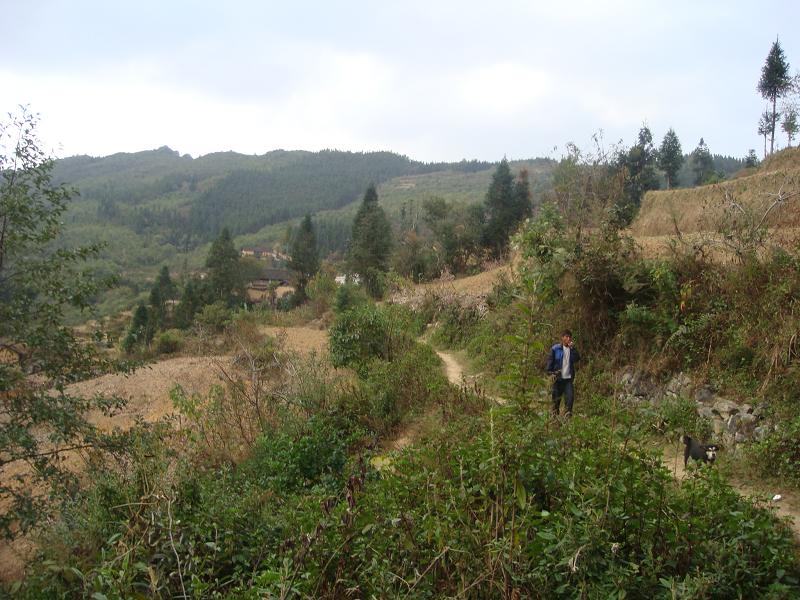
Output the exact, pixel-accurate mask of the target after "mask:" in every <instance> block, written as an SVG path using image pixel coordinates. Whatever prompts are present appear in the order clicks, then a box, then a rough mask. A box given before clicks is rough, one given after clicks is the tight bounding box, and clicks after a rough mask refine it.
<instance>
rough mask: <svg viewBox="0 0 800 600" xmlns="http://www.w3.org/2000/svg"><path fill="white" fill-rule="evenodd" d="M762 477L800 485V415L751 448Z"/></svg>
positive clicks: (752, 456) (779, 426)
mask: <svg viewBox="0 0 800 600" xmlns="http://www.w3.org/2000/svg"><path fill="white" fill-rule="evenodd" d="M750 455H751V458H752V461H753V463H754V465H755V466H756V468H757V469H758V471H759V472H760V474H761V475H763V476H765V477H777V478H779V479H783V480H788V481H790V482H792V483H794V484H795V485H800V415H797V416H795V417H794V418H793V419H790V420H786V421H782V422H780V423H779V424H778V427H777V429H776V430H775V431H772V432H770V434H769V435H768V436H767V437H766V438H764V439H763V440H762V441H760V442H756V443H754V444H752V446H751V448H750Z"/></svg>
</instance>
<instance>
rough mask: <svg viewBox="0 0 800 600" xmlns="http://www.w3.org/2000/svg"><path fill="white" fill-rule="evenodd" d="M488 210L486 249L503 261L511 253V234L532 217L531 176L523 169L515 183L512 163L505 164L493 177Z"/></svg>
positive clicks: (486, 213) (484, 243)
mask: <svg viewBox="0 0 800 600" xmlns="http://www.w3.org/2000/svg"><path fill="white" fill-rule="evenodd" d="M484 207H485V220H486V225H485V227H484V230H483V236H482V237H483V246H484V247H485V248H486V249H488V250H489V252H490V253H491V255H492V256H493V257H495V258H500V257H502V256H505V254H506V252H507V251H508V241H509V237H510V236H511V234H512V233H514V231H515V230H516V228H517V227H518V226H519V224H520V223H521V222H522V221H524V220H525V218H526V217H528V216H530V214H531V192H530V185H529V183H528V172H527V171H525V170H524V169H523V170H522V171H521V172H520V174H519V176H518V177H517V180H516V181H515V180H514V177H513V176H512V175H511V168H510V167H509V165H508V160H506V159H505V158H504V159H503V160H501V161H500V164H499V165H497V170H495V172H494V175H492V182H491V184H490V185H489V190H488V191H487V192H486V201H485V205H484Z"/></svg>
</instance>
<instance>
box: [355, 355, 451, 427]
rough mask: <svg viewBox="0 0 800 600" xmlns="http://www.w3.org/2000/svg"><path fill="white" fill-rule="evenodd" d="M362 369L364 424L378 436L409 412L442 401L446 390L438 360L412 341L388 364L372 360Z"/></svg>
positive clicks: (445, 380)
mask: <svg viewBox="0 0 800 600" xmlns="http://www.w3.org/2000/svg"><path fill="white" fill-rule="evenodd" d="M364 371H365V380H364V384H363V385H364V387H363V391H362V394H363V395H364V396H365V397H366V398H367V417H368V421H367V424H368V426H369V427H370V429H372V430H373V431H375V432H376V433H378V434H379V435H382V434H385V433H387V432H388V431H390V430H391V429H392V428H394V427H395V426H397V425H398V424H399V423H400V422H401V421H402V420H403V419H404V418H405V417H406V416H407V415H408V413H409V412H411V411H413V410H415V409H422V408H423V407H424V406H426V405H430V404H436V403H439V402H442V401H443V399H444V396H445V395H446V394H447V391H448V383H447V379H446V377H445V376H444V374H443V373H442V367H441V360H440V359H439V357H438V356H437V355H436V352H435V351H434V350H433V349H432V348H430V347H429V346H425V345H422V344H414V345H413V346H411V347H410V348H409V349H408V350H407V351H406V352H404V353H403V354H402V355H401V356H399V357H398V358H397V359H396V360H395V361H393V362H391V363H388V362H384V361H380V360H374V361H372V362H370V363H368V364H367V365H366V368H365V369H364Z"/></svg>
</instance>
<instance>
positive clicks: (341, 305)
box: [333, 281, 369, 314]
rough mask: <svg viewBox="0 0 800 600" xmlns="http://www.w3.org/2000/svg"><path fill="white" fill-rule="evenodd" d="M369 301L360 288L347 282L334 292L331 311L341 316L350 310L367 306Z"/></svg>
mask: <svg viewBox="0 0 800 600" xmlns="http://www.w3.org/2000/svg"><path fill="white" fill-rule="evenodd" d="M368 302H369V299H368V298H367V294H366V292H365V291H364V290H363V288H362V287H361V286H359V285H358V284H357V283H353V282H352V281H347V282H345V283H344V284H342V285H340V286H339V288H338V289H337V290H336V294H335V296H334V301H333V309H334V311H335V312H336V314H341V313H343V312H345V311H348V310H350V309H351V308H357V307H359V306H363V305H364V304H367V303H368Z"/></svg>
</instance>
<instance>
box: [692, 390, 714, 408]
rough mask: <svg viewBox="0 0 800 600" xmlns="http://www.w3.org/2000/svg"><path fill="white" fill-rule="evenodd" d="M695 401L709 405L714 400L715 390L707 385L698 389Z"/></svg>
mask: <svg viewBox="0 0 800 600" xmlns="http://www.w3.org/2000/svg"><path fill="white" fill-rule="evenodd" d="M694 400H695V402H701V403H703V404H709V403H711V402H712V401H713V400H714V390H712V389H711V388H710V387H708V386H707V385H704V386H703V387H700V388H698V389H697V391H696V392H695V393H694Z"/></svg>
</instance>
